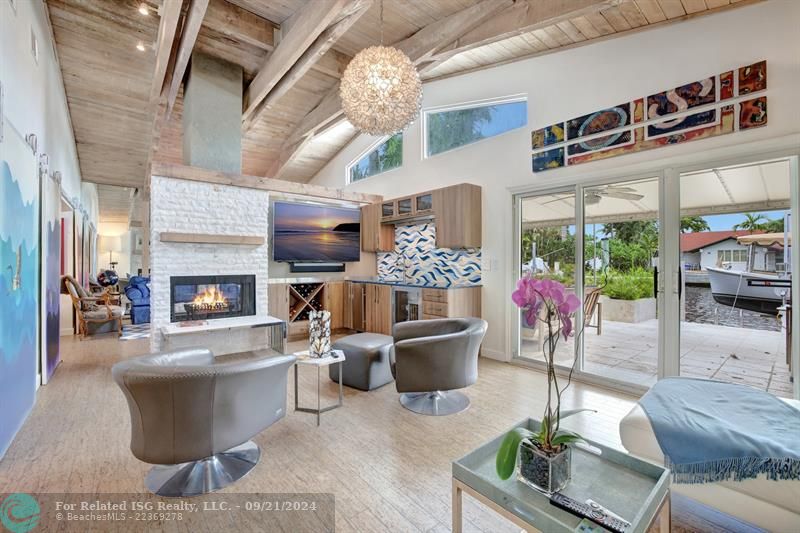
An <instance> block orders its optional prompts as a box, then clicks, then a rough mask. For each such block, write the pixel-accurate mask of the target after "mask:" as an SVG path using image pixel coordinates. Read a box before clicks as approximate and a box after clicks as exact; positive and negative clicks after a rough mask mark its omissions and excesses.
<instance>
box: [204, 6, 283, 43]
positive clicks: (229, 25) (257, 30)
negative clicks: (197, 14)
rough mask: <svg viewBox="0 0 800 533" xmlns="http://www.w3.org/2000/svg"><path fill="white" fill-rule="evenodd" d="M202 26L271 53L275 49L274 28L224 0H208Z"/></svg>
mask: <svg viewBox="0 0 800 533" xmlns="http://www.w3.org/2000/svg"><path fill="white" fill-rule="evenodd" d="M203 26H205V27H207V28H210V29H212V30H214V31H216V32H218V33H220V34H222V35H224V36H225V37H228V38H231V39H234V40H236V41H240V42H242V43H245V44H249V45H251V46H255V47H256V48H260V49H262V50H266V51H267V52H271V51H272V50H273V49H274V48H275V29H276V26H275V25H274V24H273V23H272V22H270V21H268V20H266V19H263V18H261V17H259V16H257V15H254V14H253V13H250V12H249V11H247V10H246V9H242V8H241V7H239V6H236V5H234V4H231V3H229V2H227V1H226V0H210V1H209V3H208V9H206V15H205V17H204V18H203Z"/></svg>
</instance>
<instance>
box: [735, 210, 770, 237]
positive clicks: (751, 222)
mask: <svg viewBox="0 0 800 533" xmlns="http://www.w3.org/2000/svg"><path fill="white" fill-rule="evenodd" d="M766 220H767V218H766V217H765V216H764V215H762V214H755V215H754V214H753V213H745V214H744V220H743V221H741V222H739V223H738V224H735V225H734V226H733V229H734V230H740V229H743V230H745V231H749V232H750V233H753V232H754V231H756V230H759V229H762V227H763V226H762V221H766Z"/></svg>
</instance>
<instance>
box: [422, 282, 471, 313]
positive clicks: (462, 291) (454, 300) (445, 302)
mask: <svg viewBox="0 0 800 533" xmlns="http://www.w3.org/2000/svg"><path fill="white" fill-rule="evenodd" d="M480 316H481V288H480V287H463V288H451V289H422V319H423V320H429V319H434V318H466V317H480Z"/></svg>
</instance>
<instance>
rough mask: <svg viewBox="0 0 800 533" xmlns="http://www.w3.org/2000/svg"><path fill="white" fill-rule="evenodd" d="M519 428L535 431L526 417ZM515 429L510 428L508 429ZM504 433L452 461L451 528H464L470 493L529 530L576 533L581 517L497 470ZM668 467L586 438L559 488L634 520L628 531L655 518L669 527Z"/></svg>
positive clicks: (457, 532)
mask: <svg viewBox="0 0 800 533" xmlns="http://www.w3.org/2000/svg"><path fill="white" fill-rule="evenodd" d="M515 427H527V428H528V429H530V430H531V431H536V430H537V429H538V427H539V422H538V421H536V420H533V419H530V418H529V419H527V420H524V421H522V422H520V423H519V424H517V426H515ZM509 429H511V428H509ZM504 436H505V433H503V434H502V435H500V436H498V437H497V438H495V439H494V440H492V441H490V442H488V443H486V444H484V445H483V446H480V447H479V448H476V449H475V450H473V451H472V452H470V453H469V454H467V455H465V456H464V457H462V458H461V459H458V460H457V461H454V462H453V533H461V527H462V517H461V499H462V493H464V492H466V493H467V494H469V495H470V496H472V497H474V498H475V499H476V500H478V501H479V502H481V503H482V504H484V505H486V506H487V507H489V508H491V509H492V510H494V511H496V512H497V513H499V514H500V515H502V516H503V517H505V518H507V519H508V520H510V521H511V522H513V523H514V524H516V525H518V526H519V527H521V528H524V529H525V530H527V531H542V532H545V533H551V532H567V531H569V532H572V531H575V530H576V528H577V527H578V524H580V522H581V518H579V517H578V516H575V515H573V514H571V513H568V512H566V511H563V510H561V509H559V508H557V507H555V506H553V505H551V504H550V499H549V498H548V497H547V496H545V495H544V494H542V493H540V492H538V491H536V490H534V489H532V488H530V487H528V486H527V485H525V484H523V483H522V482H520V481H518V480H517V478H516V472H515V474H514V475H512V476H511V477H510V478H508V479H507V480H505V481H503V480H501V479H500V478H499V477H498V476H497V472H496V471H495V454H496V453H497V449H498V448H499V447H500V443H501V442H502V440H503V437H504ZM669 476H670V474H669V470H668V469H666V468H664V467H661V466H658V465H655V464H653V463H649V462H647V461H643V460H641V459H637V458H635V457H632V456H630V455H628V454H626V453H624V452H620V451H617V450H614V449H612V448H609V447H607V446H603V445H602V444H598V443H595V442H591V441H588V446H581V447H575V448H574V449H573V451H572V479H571V480H570V482H569V484H568V485H567V486H566V488H564V490H563V491H561V492H562V493H563V494H565V495H567V496H569V497H570V498H573V499H575V500H578V501H579V502H585V501H586V500H587V499H592V500H594V501H595V502H597V503H599V504H600V505H602V506H603V507H605V508H607V509H609V510H610V511H612V512H613V513H614V514H616V515H619V516H621V517H622V518H624V519H625V520H627V521H628V522H630V523H631V525H630V527H628V528H627V530H626V533H645V532H646V531H647V530H648V528H649V527H650V525H651V524H652V523H653V522H654V521H655V519H656V517H658V516H659V515H660V516H661V520H660V529H661V531H662V532H663V533H667V532H669V527H670V520H669V513H670V509H669Z"/></svg>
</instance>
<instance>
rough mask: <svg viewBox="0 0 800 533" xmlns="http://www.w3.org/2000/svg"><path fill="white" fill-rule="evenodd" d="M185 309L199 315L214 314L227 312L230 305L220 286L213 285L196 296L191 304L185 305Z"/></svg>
mask: <svg viewBox="0 0 800 533" xmlns="http://www.w3.org/2000/svg"><path fill="white" fill-rule="evenodd" d="M183 307H184V309H186V311H187V312H188V313H197V312H198V311H206V312H211V313H213V312H219V311H227V310H228V307H229V303H228V299H227V298H225V295H224V294H223V293H222V290H221V289H220V288H219V286H217V285H212V286H211V287H207V288H206V289H205V290H204V291H203V292H202V293H201V294H198V295H197V296H195V297H194V300H192V302H191V303H188V304H183Z"/></svg>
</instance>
